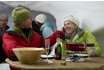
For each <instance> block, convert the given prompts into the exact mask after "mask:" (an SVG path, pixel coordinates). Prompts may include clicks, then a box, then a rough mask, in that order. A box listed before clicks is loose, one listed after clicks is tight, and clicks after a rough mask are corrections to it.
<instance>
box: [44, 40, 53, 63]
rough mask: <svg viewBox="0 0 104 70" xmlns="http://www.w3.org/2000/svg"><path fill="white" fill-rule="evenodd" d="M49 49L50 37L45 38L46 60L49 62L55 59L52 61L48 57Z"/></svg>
mask: <svg viewBox="0 0 104 70" xmlns="http://www.w3.org/2000/svg"><path fill="white" fill-rule="evenodd" d="M49 49H50V39H45V50H46V56H47V57H46V60H45V61H47V62H48V63H53V61H50V60H49V59H48V56H49Z"/></svg>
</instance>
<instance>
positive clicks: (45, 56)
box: [40, 55, 54, 59]
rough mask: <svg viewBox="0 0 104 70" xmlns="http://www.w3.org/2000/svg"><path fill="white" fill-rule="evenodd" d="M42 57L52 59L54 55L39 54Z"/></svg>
mask: <svg viewBox="0 0 104 70" xmlns="http://www.w3.org/2000/svg"><path fill="white" fill-rule="evenodd" d="M40 57H41V58H42V59H46V58H48V59H52V58H54V56H53V55H48V56H47V55H41V56H40Z"/></svg>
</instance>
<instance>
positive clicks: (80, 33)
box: [50, 15, 102, 56]
mask: <svg viewBox="0 0 104 70" xmlns="http://www.w3.org/2000/svg"><path fill="white" fill-rule="evenodd" d="M79 23H80V22H79V20H78V19H77V18H76V17H74V16H73V15H71V16H67V17H65V18H64V27H62V29H61V31H56V32H54V33H53V35H52V36H50V40H52V42H53V43H54V42H56V41H54V40H55V38H56V37H57V35H58V34H59V35H61V36H62V34H63V36H64V37H61V38H64V39H63V40H62V43H63V47H62V48H63V52H64V51H65V49H66V48H65V44H66V42H72V43H94V46H95V48H93V49H92V51H91V52H90V56H100V55H101V52H102V50H101V47H100V45H99V43H98V42H97V40H96V38H95V36H94V35H93V34H92V33H91V32H88V31H86V30H83V29H81V28H80V27H79ZM51 37H52V38H51Z"/></svg>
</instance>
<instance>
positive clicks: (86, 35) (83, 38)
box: [62, 29, 102, 56]
mask: <svg viewBox="0 0 104 70" xmlns="http://www.w3.org/2000/svg"><path fill="white" fill-rule="evenodd" d="M66 42H77V43H83V42H84V43H94V45H95V48H96V53H95V55H96V56H100V55H101V53H102V50H101V47H100V45H99V43H98V42H97V40H96V38H95V36H94V35H93V34H92V33H91V32H88V31H84V30H83V29H79V30H78V31H77V32H76V34H75V35H74V37H73V39H71V40H68V39H64V40H62V43H63V50H62V52H64V51H65V50H66V48H65V44H66Z"/></svg>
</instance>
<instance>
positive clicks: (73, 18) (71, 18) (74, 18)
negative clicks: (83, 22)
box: [64, 15, 79, 26]
mask: <svg viewBox="0 0 104 70" xmlns="http://www.w3.org/2000/svg"><path fill="white" fill-rule="evenodd" d="M67 20H68V21H71V22H73V23H75V24H76V25H77V26H79V20H78V19H77V18H76V17H74V16H73V15H70V16H67V17H65V18H64V22H65V21H67Z"/></svg>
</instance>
